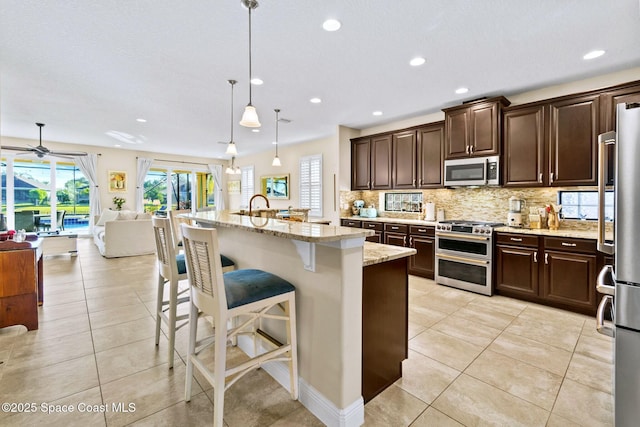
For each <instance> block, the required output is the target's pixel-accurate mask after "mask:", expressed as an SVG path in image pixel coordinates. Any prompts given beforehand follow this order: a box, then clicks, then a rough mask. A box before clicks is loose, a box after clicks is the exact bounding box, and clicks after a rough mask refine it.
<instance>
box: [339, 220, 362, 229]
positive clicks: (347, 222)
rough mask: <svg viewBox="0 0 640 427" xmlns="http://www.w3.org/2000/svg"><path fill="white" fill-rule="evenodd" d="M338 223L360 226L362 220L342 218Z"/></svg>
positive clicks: (346, 225) (347, 225)
mask: <svg viewBox="0 0 640 427" xmlns="http://www.w3.org/2000/svg"><path fill="white" fill-rule="evenodd" d="M340 225H341V226H343V227H354V228H362V221H360V220H358V219H346V218H342V219H341V220H340Z"/></svg>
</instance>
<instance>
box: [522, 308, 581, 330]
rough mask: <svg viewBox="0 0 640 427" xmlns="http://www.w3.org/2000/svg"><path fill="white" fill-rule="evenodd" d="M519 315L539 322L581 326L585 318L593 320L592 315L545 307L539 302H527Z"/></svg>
mask: <svg viewBox="0 0 640 427" xmlns="http://www.w3.org/2000/svg"><path fill="white" fill-rule="evenodd" d="M520 317H522V318H525V319H537V320H539V321H541V322H551V323H557V324H569V323H570V324H575V325H579V326H580V327H582V326H583V325H584V322H585V321H586V320H589V321H593V318H592V317H589V316H585V315H584V314H578V313H572V312H570V311H566V310H561V309H559V308H553V307H547V306H544V305H539V304H533V303H531V304H529V305H527V307H526V308H525V309H524V310H523V311H522V313H521V314H520Z"/></svg>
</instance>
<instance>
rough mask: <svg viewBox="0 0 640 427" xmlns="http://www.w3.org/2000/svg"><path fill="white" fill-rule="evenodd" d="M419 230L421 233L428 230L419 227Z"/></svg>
mask: <svg viewBox="0 0 640 427" xmlns="http://www.w3.org/2000/svg"><path fill="white" fill-rule="evenodd" d="M418 231H419V232H421V233H426V232H427V230H425V229H424V228H418Z"/></svg>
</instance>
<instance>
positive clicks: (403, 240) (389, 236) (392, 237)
mask: <svg viewBox="0 0 640 427" xmlns="http://www.w3.org/2000/svg"><path fill="white" fill-rule="evenodd" d="M384 244H385V245H393V246H407V235H406V234H405V233H394V232H392V231H385V233H384Z"/></svg>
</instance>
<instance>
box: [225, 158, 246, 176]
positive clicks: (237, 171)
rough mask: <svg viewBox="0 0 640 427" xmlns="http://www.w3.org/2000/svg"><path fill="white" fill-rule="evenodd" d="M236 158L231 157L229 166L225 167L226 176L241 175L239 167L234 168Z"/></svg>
mask: <svg viewBox="0 0 640 427" xmlns="http://www.w3.org/2000/svg"><path fill="white" fill-rule="evenodd" d="M235 163H236V157H235V156H233V157H232V158H231V165H229V166H227V169H225V171H224V172H225V173H226V174H227V175H240V174H241V173H242V170H240V166H236V165H235Z"/></svg>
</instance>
